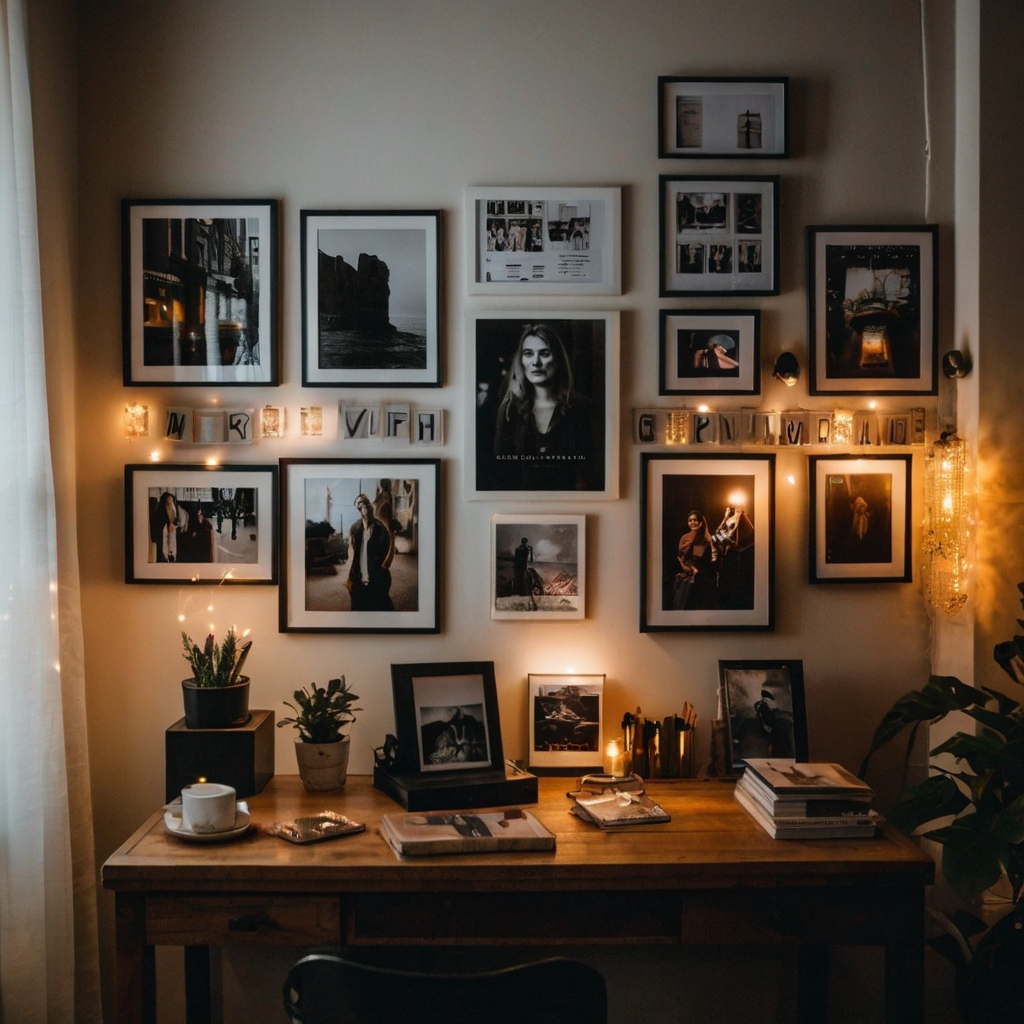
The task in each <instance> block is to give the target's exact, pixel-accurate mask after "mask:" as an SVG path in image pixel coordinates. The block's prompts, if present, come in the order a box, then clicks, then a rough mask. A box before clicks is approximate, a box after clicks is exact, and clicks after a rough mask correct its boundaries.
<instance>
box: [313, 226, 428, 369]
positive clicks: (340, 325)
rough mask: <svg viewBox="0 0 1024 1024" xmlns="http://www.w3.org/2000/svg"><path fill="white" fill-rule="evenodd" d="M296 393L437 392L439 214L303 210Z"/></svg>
mask: <svg viewBox="0 0 1024 1024" xmlns="http://www.w3.org/2000/svg"><path fill="white" fill-rule="evenodd" d="M300 228H301V230H300V235H301V240H300V244H301V253H302V384H303V386H304V387H440V384H441V211H440V210H302V211H301V212H300Z"/></svg>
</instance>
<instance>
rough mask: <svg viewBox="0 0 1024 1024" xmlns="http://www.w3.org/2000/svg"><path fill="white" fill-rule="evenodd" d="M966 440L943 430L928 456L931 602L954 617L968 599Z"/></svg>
mask: <svg viewBox="0 0 1024 1024" xmlns="http://www.w3.org/2000/svg"><path fill="white" fill-rule="evenodd" d="M965 462H966V445H965V444H964V442H963V441H962V440H961V439H960V438H959V437H957V436H956V435H955V434H954V435H947V434H943V435H942V436H941V437H940V438H939V440H938V441H936V442H935V444H933V445H932V446H931V449H930V451H929V452H928V454H927V457H926V458H925V476H924V504H925V520H924V540H923V548H924V554H925V558H926V560H927V567H926V573H925V594H926V596H927V598H928V601H929V603H930V604H931V605H932V606H933V607H935V608H938V609H940V610H941V611H943V612H944V613H945V614H946V615H947V616H949V617H950V618H952V617H953V616H954V615H956V614H957V612H959V611H960V609H961V608H963V606H964V605H965V604H966V603H967V593H966V589H965V588H966V585H967V578H968V572H969V566H968V563H967V552H966V549H967V537H968V535H969V529H968V527H969V525H970V524H969V522H968V515H967V503H966V501H965V498H964V472H965Z"/></svg>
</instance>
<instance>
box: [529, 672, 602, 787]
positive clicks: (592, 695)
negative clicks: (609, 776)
mask: <svg viewBox="0 0 1024 1024" xmlns="http://www.w3.org/2000/svg"><path fill="white" fill-rule="evenodd" d="M527 687H528V690H529V701H528V703H529V708H530V717H529V721H528V723H527V729H528V735H529V737H530V757H529V765H530V770H531V771H535V772H539V774H547V775H558V774H564V775H579V774H581V773H584V772H587V771H598V772H599V771H602V770H603V758H602V755H601V729H602V709H603V697H604V676H603V675H539V674H535V673H533V672H531V673H530V674H529V676H528V677H527Z"/></svg>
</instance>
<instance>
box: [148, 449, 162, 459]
mask: <svg viewBox="0 0 1024 1024" xmlns="http://www.w3.org/2000/svg"><path fill="white" fill-rule="evenodd" d="M149 461H150V462H159V461H160V453H159V452H158V451H156V449H154V450H153V451H151V452H150V453H149Z"/></svg>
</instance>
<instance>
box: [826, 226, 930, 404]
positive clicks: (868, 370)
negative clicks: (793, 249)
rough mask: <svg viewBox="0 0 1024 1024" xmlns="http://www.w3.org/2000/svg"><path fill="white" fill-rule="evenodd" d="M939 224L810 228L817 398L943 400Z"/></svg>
mask: <svg viewBox="0 0 1024 1024" xmlns="http://www.w3.org/2000/svg"><path fill="white" fill-rule="evenodd" d="M938 275H939V260H938V226H937V225H935V224H921V225H916V226H903V227H897V226H891V227H890V226H882V227H868V226H861V225H845V226H820V225H812V226H810V227H808V228H807V304H808V324H809V327H808V371H809V372H808V376H809V378H810V380H809V384H808V386H809V390H810V393H811V394H812V395H861V396H864V397H867V396H870V395H876V394H887V395H935V394H938V343H937V340H938V308H939V307H938V291H939V288H938V280H939V277H938Z"/></svg>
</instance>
